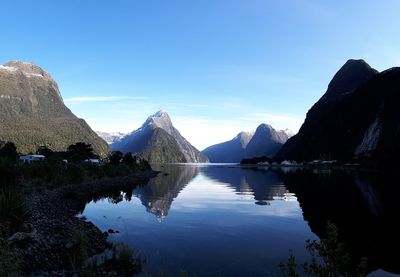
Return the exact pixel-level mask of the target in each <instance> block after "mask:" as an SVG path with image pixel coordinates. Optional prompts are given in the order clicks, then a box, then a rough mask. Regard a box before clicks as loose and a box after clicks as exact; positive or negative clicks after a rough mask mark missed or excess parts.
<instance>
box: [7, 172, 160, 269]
mask: <svg viewBox="0 0 400 277" xmlns="http://www.w3.org/2000/svg"><path fill="white" fill-rule="evenodd" d="M156 175H157V172H154V171H147V172H142V173H137V174H135V175H133V176H126V177H116V178H106V179H101V180H97V181H93V182H88V183H83V184H76V185H69V186H65V187H62V188H57V189H54V190H50V191H45V192H43V193H34V194H32V195H31V196H30V197H29V199H28V201H27V205H28V208H29V210H30V212H31V216H30V220H29V222H27V223H25V224H24V226H23V228H22V229H21V231H20V232H18V233H15V234H13V235H12V236H11V237H10V238H9V240H8V241H9V243H10V244H11V245H13V246H15V247H16V249H17V252H18V256H20V257H21V259H22V269H23V272H26V273H30V276H32V274H33V276H35V275H37V276H46V275H47V276H69V275H70V273H71V270H73V267H74V262H75V259H76V255H77V245H76V244H77V241H76V240H77V239H76V236H77V234H78V236H83V237H84V238H85V243H86V245H87V246H88V247H87V248H86V250H85V251H87V256H88V257H90V256H93V255H96V254H99V253H101V252H103V251H104V250H105V249H107V248H109V247H110V244H109V243H108V242H107V236H108V234H107V233H103V232H101V231H100V230H99V229H98V228H97V227H96V226H95V225H94V224H93V223H91V222H88V221H86V220H85V219H84V218H79V217H77V216H76V215H77V214H79V213H80V212H82V211H83V209H84V207H85V205H86V204H87V203H88V202H90V201H91V200H92V199H99V198H102V197H106V196H107V195H108V194H109V193H112V192H116V191H117V192H118V191H121V190H124V189H129V188H133V187H135V186H138V185H144V184H146V183H147V182H148V181H149V179H150V178H152V177H155V176H156ZM78 240H79V239H78ZM78 254H79V253H78ZM104 274H105V275H106V276H110V275H111V276H112V274H110V273H104Z"/></svg>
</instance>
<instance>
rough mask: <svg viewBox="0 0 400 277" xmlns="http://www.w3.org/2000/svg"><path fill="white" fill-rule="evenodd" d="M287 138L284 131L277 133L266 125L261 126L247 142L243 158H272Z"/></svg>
mask: <svg viewBox="0 0 400 277" xmlns="http://www.w3.org/2000/svg"><path fill="white" fill-rule="evenodd" d="M288 138H289V136H288V134H286V133H285V131H277V130H275V129H274V128H272V127H271V126H270V125H268V124H261V125H260V126H258V127H257V129H256V132H255V133H254V136H253V137H252V138H251V140H250V141H249V144H248V145H247V147H246V154H245V157H244V158H253V157H261V156H267V157H273V156H274V155H275V154H276V153H277V152H278V151H279V149H280V148H281V147H282V145H283V144H284V143H285V142H286V141H287V140H288Z"/></svg>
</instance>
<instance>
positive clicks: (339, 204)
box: [279, 171, 400, 273]
mask: <svg viewBox="0 0 400 277" xmlns="http://www.w3.org/2000/svg"><path fill="white" fill-rule="evenodd" d="M279 176H280V177H281V178H282V180H284V182H285V185H286V186H287V187H288V188H289V189H290V190H291V191H293V192H294V193H295V194H296V195H297V197H298V200H299V203H300V206H301V208H302V211H303V215H304V219H305V220H306V221H308V223H309V225H310V227H311V230H312V231H313V232H314V233H316V234H317V235H318V236H319V237H324V236H325V232H326V224H327V222H328V221H330V222H333V223H334V224H335V225H336V226H337V227H338V230H339V235H340V238H341V240H342V241H343V242H344V243H345V245H346V247H347V248H348V249H349V252H350V257H351V259H352V262H353V263H354V264H357V263H358V262H359V261H360V259H361V257H367V258H368V266H369V268H370V270H371V271H372V270H376V269H379V268H382V269H384V270H386V271H388V272H393V273H400V265H399V263H398V260H399V258H400V254H399V252H398V251H399V250H398V249H399V247H400V236H399V233H400V227H399V224H398V220H399V216H400V208H399V206H398V199H397V198H398V195H399V187H398V186H397V185H393V180H395V179H393V176H392V178H390V177H389V176H387V175H383V174H371V173H366V172H345V171H336V172H330V173H326V172H325V173H321V172H309V171H300V172H292V173H286V174H282V173H279Z"/></svg>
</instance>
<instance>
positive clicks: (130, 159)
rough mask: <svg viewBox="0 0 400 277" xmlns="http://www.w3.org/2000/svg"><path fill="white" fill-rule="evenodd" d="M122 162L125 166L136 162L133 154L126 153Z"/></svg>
mask: <svg viewBox="0 0 400 277" xmlns="http://www.w3.org/2000/svg"><path fill="white" fill-rule="evenodd" d="M122 162H123V163H125V164H130V165H131V164H134V163H135V162H136V161H135V159H134V158H133V156H132V153H131V152H128V153H125V155H124V157H123V158H122Z"/></svg>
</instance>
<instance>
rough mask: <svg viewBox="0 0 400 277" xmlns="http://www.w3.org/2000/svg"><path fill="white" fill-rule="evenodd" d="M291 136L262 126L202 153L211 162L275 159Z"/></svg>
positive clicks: (208, 148) (289, 132)
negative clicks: (257, 158)
mask: <svg viewBox="0 0 400 277" xmlns="http://www.w3.org/2000/svg"><path fill="white" fill-rule="evenodd" d="M290 136H291V131H289V130H279V131H277V130H275V129H274V128H272V127H271V126H270V125H268V124H261V125H259V126H258V127H257V129H256V131H255V132H241V133H239V134H238V135H237V136H236V137H234V138H233V139H232V140H230V141H226V142H222V143H219V144H215V145H212V146H210V147H207V148H206V149H204V150H203V151H202V153H203V154H205V155H206V156H207V157H208V158H209V159H210V161H211V162H216V163H238V162H240V161H241V160H242V159H244V158H253V157H260V156H268V157H273V156H274V155H275V154H276V153H277V152H278V150H279V149H280V148H281V147H282V145H283V144H284V143H285V142H286V141H287V140H288V138H289V137H290Z"/></svg>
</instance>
